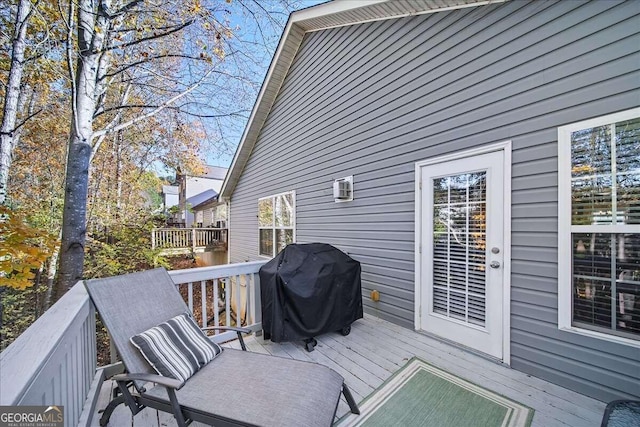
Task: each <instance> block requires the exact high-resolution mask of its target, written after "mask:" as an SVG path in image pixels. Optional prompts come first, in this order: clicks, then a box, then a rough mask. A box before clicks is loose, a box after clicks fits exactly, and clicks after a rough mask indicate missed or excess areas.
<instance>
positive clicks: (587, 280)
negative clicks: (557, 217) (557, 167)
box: [560, 114, 640, 340]
mask: <svg viewBox="0 0 640 427" xmlns="http://www.w3.org/2000/svg"><path fill="white" fill-rule="evenodd" d="M638 116H640V114H638V115H636V117H631V118H628V119H625V120H620V121H617V120H616V121H613V120H610V121H608V122H605V123H598V121H597V120H595V121H590V123H589V125H590V126H585V127H584V128H578V129H573V130H572V131H571V132H570V144H571V155H570V161H571V164H570V168H571V190H570V191H571V214H570V216H571V224H570V234H571V237H570V242H571V280H572V301H571V302H572V308H571V314H572V316H571V324H572V326H575V327H579V328H583V329H589V330H593V331H597V332H604V333H606V334H611V335H616V336H621V337H624V338H630V339H635V340H639V339H640V117H638ZM611 118H615V117H610V118H609V119H611ZM562 142H563V141H560V143H562ZM565 167H566V166H565ZM561 231H562V230H561ZM560 268H563V266H562V265H561V266H560Z"/></svg>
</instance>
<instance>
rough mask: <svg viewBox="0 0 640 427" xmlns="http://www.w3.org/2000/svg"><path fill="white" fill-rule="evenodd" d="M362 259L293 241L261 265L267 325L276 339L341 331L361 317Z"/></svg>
mask: <svg viewBox="0 0 640 427" xmlns="http://www.w3.org/2000/svg"><path fill="white" fill-rule="evenodd" d="M360 280H361V279H360V263H359V262H358V261H356V260H354V259H353V258H351V257H350V256H349V255H347V254H345V253H344V252H342V251H340V250H339V249H337V248H335V247H333V246H331V245H328V244H325V243H308V244H290V245H288V246H287V247H285V248H284V249H283V250H282V251H281V252H280V253H279V254H278V255H277V256H276V257H275V258H274V259H272V260H271V261H269V262H268V263H266V264H265V265H264V266H262V268H261V269H260V288H261V289H260V293H261V299H262V329H263V331H264V334H265V335H264V337H265V339H271V340H272V341H274V342H283V341H295V340H304V341H305V343H306V344H307V350H308V351H311V350H312V349H313V346H314V345H315V339H314V338H313V337H315V336H318V335H320V334H323V333H326V332H331V331H339V332H341V333H342V334H343V335H347V334H348V333H349V331H350V330H351V324H352V323H353V322H355V321H356V320H357V319H361V318H362V290H361V281H360Z"/></svg>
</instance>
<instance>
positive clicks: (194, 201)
mask: <svg viewBox="0 0 640 427" xmlns="http://www.w3.org/2000/svg"><path fill="white" fill-rule="evenodd" d="M217 198H218V193H217V192H215V191H214V190H205V191H203V192H202V193H198V194H196V195H194V196H191V197H189V198H188V199H187V200H186V206H188V212H187V214H186V216H185V217H186V221H187V222H186V227H202V226H203V221H204V218H203V213H204V210H203V209H202V206H201V205H202V204H203V203H205V202H207V201H211V200H213V199H216V200H217ZM198 213H199V214H200V215H198ZM206 226H207V227H210V226H211V224H210V223H207V225H206Z"/></svg>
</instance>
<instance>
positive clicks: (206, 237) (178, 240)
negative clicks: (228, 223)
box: [151, 227, 227, 251]
mask: <svg viewBox="0 0 640 427" xmlns="http://www.w3.org/2000/svg"><path fill="white" fill-rule="evenodd" d="M226 243H227V229H226V228H216V227H207V228H154V229H153V230H152V231H151V247H152V249H155V248H162V249H188V248H191V249H192V250H194V251H195V249H196V248H206V247H209V246H218V245H226Z"/></svg>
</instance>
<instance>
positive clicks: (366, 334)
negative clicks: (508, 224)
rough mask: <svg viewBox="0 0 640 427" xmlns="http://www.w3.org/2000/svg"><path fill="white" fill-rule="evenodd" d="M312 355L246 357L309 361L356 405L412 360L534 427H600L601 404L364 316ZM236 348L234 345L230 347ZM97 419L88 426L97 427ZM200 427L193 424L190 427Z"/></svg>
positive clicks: (140, 419)
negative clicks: (511, 406) (516, 407)
mask: <svg viewBox="0 0 640 427" xmlns="http://www.w3.org/2000/svg"><path fill="white" fill-rule="evenodd" d="M317 340H318V346H317V347H316V349H315V351H313V352H311V353H308V352H307V351H305V350H304V347H303V345H302V343H284V344H276V343H272V342H270V341H264V340H263V339H262V338H261V337H253V336H251V337H248V339H247V347H248V349H249V351H254V352H258V353H266V354H272V355H275V356H282V357H288V358H294V359H299V360H310V361H314V362H317V363H321V364H323V365H326V366H329V367H331V368H333V369H334V370H336V371H337V372H338V373H340V374H341V375H342V376H343V377H344V378H345V380H346V383H347V384H348V385H349V387H350V388H351V390H352V392H353V394H354V397H355V399H356V401H358V402H360V401H362V400H363V399H364V398H365V397H366V396H368V395H369V394H370V393H371V392H373V391H374V390H375V389H376V388H377V387H378V386H380V385H381V384H382V382H383V381H384V380H386V379H387V378H389V377H390V376H391V375H392V374H393V373H394V372H395V371H397V370H398V369H400V368H401V367H402V366H403V365H404V364H405V363H406V362H407V361H408V360H409V359H411V358H412V357H414V356H417V357H420V358H422V359H423V360H425V361H427V362H429V363H431V364H432V365H434V366H437V367H439V368H441V369H444V370H446V371H448V372H450V373H452V374H455V375H457V376H459V377H462V378H464V379H466V380H468V381H471V382H473V383H475V384H478V385H480V386H483V387H485V388H487V389H490V390H492V391H494V392H497V393H499V394H501V395H503V396H506V397H509V398H511V399H513V400H516V401H518V402H520V403H522V404H525V405H527V406H529V407H531V408H533V409H534V410H535V415H534V417H533V423H532V426H534V427H553V426H575V427H588V426H599V425H600V420H601V418H602V414H603V412H604V407H605V404H604V403H602V402H600V401H597V400H594V399H591V398H589V397H586V396H583V395H581V394H578V393H574V392H572V391H569V390H567V389H565V388H562V387H559V386H556V385H554V384H550V383H548V382H546V381H543V380H540V379H538V378H535V377H531V376H529V375H527V374H524V373H522V372H518V371H515V370H513V369H510V368H508V367H505V366H502V365H500V364H497V363H495V362H492V361H490V360H487V359H485V358H482V357H479V356H477V355H475V354H472V353H469V352H467V351H465V350H461V349H459V348H457V347H454V346H451V345H449V344H446V343H443V342H441V341H438V340H436V339H433V338H431V337H428V336H425V335H422V334H419V333H416V332H413V331H410V330H408V329H405V328H402V327H399V326H396V325H394V324H392V323H389V322H386V321H383V320H380V319H378V318H375V317H373V316H365V319H363V320H359V321H357V322H356V323H354V324H353V325H352V330H351V334H350V335H348V336H346V337H343V336H341V335H340V334H337V333H331V334H326V335H322V336H320V337H318V338H317ZM228 345H229V346H231V347H239V346H238V344H237V343H235V342H232V343H229V344H228ZM111 387H112V384H111V382H105V383H104V386H103V387H102V390H101V395H100V400H99V402H98V405H97V410H98V409H102V408H104V407H105V406H106V404H107V403H108V399H109V394H110V390H111ZM347 411H348V407H347V405H346V403H344V402H341V403H340V406H339V407H338V417H340V416H342V415H344V414H345V413H346V412H347ZM99 418H100V415H99V414H98V413H96V414H95V415H94V417H93V420H92V425H96V426H97V425H99V424H98V420H99ZM197 424H198V423H193V424H191V425H192V426H195V425H197ZM109 425H110V426H115V427H125V426H132V427H159V426H174V425H175V422H174V420H173V418H172V416H171V415H169V414H165V413H158V412H157V411H155V410H151V409H149V408H147V409H145V410H144V411H142V412H141V413H140V414H138V415H136V417H135V419H134V420H133V421H132V417H131V413H130V412H129V410H128V409H127V408H126V407H124V406H122V405H121V406H120V407H119V408H117V409H116V411H115V412H114V414H113V415H112V417H111V421H110V423H109ZM301 427H303V426H301Z"/></svg>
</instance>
